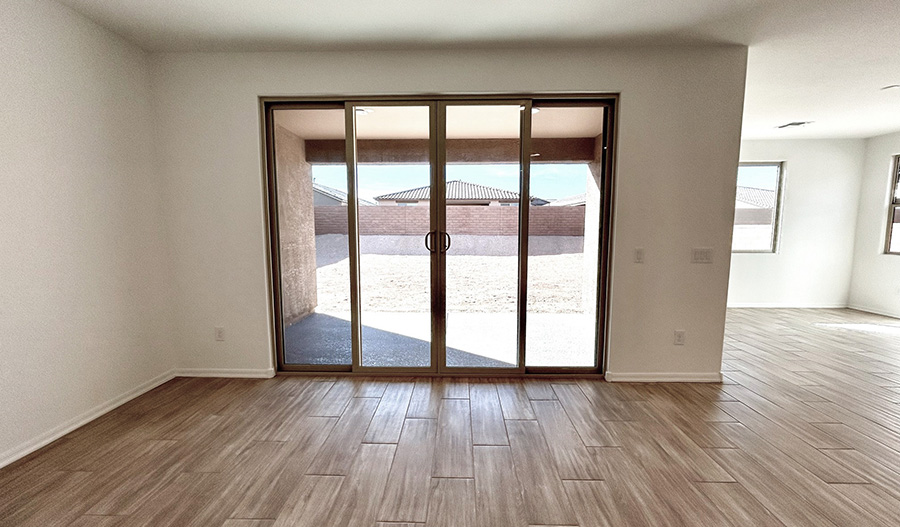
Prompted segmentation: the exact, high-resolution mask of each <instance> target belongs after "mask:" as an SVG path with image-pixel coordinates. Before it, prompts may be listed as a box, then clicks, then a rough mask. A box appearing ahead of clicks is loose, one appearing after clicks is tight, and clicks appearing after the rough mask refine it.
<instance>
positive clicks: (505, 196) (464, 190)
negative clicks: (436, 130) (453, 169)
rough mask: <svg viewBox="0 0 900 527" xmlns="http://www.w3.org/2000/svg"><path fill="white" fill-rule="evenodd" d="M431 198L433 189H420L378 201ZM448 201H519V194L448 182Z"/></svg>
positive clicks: (402, 192) (471, 184)
mask: <svg viewBox="0 0 900 527" xmlns="http://www.w3.org/2000/svg"><path fill="white" fill-rule="evenodd" d="M430 198H431V187H419V188H412V189H409V190H401V191H400V192H393V193H391V194H383V195H381V196H376V197H375V199H376V200H378V201H382V200H393V201H417V200H426V199H430ZM447 199H448V200H477V201H485V200H486V201H518V200H519V193H518V192H512V191H510V190H503V189H501V188H496V187H488V186H485V185H478V184H476V183H469V182H466V181H459V180H454V181H448V182H447Z"/></svg>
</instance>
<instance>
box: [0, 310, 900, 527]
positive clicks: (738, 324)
mask: <svg viewBox="0 0 900 527" xmlns="http://www.w3.org/2000/svg"><path fill="white" fill-rule="evenodd" d="M724 355H725V356H724V361H723V365H724V374H725V383H724V384H722V385H713V384H665V385H664V384H657V385H648V384H609V383H604V382H597V381H591V380H571V379H570V380H502V379H501V380H496V379H494V380H484V379H427V378H421V379H373V378H347V377H338V378H334V377H332V378H328V377H277V378H275V379H270V380H234V379H233V380H226V379H176V380H173V381H171V382H169V383H167V384H165V385H164V386H161V387H160V388H158V389H156V390H153V391H152V392H151V393H148V394H146V395H144V396H142V397H140V398H138V399H136V400H134V401H132V402H130V403H128V404H126V405H124V406H122V407H120V408H119V409H117V410H115V411H113V412H111V413H109V414H107V415H105V416H103V417H101V418H100V419H98V420H96V421H94V422H92V423H90V424H89V425H87V426H85V427H83V428H81V429H79V430H77V431H75V432H73V433H71V434H69V435H67V436H66V437H65V438H63V439H61V440H59V441H57V442H55V443H53V444H52V445H50V446H48V447H46V448H44V449H42V450H41V451H39V452H37V453H35V454H33V455H31V456H29V457H27V458H25V459H23V460H21V461H19V462H17V463H15V464H14V465H12V466H10V467H7V468H5V469H3V470H2V471H0V525H3V526H6V525H16V526H24V525H36V526H37V525H40V526H51V525H60V526H63V525H72V526H116V527H121V526H136V525H140V526H168V525H172V526H175V525H177V526H188V525H208V526H215V527H218V526H222V527H250V526H255V527H263V526H265V527H269V526H288V525H291V526H293V525H296V526H313V527H321V526H328V527H330V526H343V525H353V526H357V525H358V526H366V527H376V526H380V527H389V526H391V527H401V526H413V525H425V526H432V527H437V526H442V527H443V526H457V525H458V526H484V527H503V526H522V527H525V526H530V525H555V526H561V525H578V526H581V527H599V526H623V525H624V526H630V525H639V526H677V525H700V526H731V525H734V526H738V525H741V526H744V525H746V526H814V527H829V526H854V527H856V526H870V525H871V526H878V525H883V526H896V525H900V320H895V319H889V318H883V317H878V316H874V315H868V314H864V313H859V312H855V311H849V310H732V311H730V312H729V314H728V326H727V338H726V343H725V354H724Z"/></svg>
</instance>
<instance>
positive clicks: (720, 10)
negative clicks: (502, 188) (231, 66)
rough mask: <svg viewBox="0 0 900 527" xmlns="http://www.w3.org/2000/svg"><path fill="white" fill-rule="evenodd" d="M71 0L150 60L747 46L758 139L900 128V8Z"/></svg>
mask: <svg viewBox="0 0 900 527" xmlns="http://www.w3.org/2000/svg"><path fill="white" fill-rule="evenodd" d="M59 1H60V2H61V3H63V4H66V5H68V6H70V7H72V8H74V9H76V10H77V11H79V12H81V13H83V14H84V15H86V16H88V17H89V18H92V19H93V20H95V21H97V22H98V23H100V24H101V25H103V26H105V27H107V28H109V29H111V30H113V31H114V32H116V33H118V34H120V35H122V36H124V37H125V38H127V39H129V40H131V41H133V42H135V43H136V44H138V45H139V46H141V47H143V48H144V49H147V50H149V51H198V50H203V51H237V50H240V51H264V50H319V49H400V48H413V47H416V48H422V47H443V48H446V47H482V48H489V47H505V48H509V47H513V46H541V47H548V46H572V45H585V44H591V45H603V44H657V45H676V44H677V45H680V44H702V43H732V44H734V43H737V44H745V45H748V46H749V49H750V52H749V64H748V72H747V92H746V101H745V112H744V113H745V115H744V137H745V138H782V137H869V136H873V135H878V134H882V133H887V132H892V131H897V130H900V88H896V89H890V90H880V88H881V87H883V86H887V85H891V84H900V31H898V27H900V1H897V0H556V1H554V2H549V1H547V0H507V1H504V2H499V1H493V2H491V1H487V2H486V1H483V0H456V1H454V2H447V1H446V0H381V1H380V2H373V1H364V0H329V1H321V0H319V1H310V0H266V1H261V0H260V1H252V0H247V1H243V2H235V1H233V0H153V1H152V2H148V1H147V0H59ZM793 121H813V122H812V123H811V124H808V125H806V126H802V127H794V128H786V129H779V128H777V126H779V125H782V124H785V123H788V122H793Z"/></svg>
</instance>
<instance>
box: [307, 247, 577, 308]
mask: <svg viewBox="0 0 900 527" xmlns="http://www.w3.org/2000/svg"><path fill="white" fill-rule="evenodd" d="M582 262H583V255H582V254H560V255H551V256H531V257H530V258H529V269H528V275H529V277H528V293H529V312H532V313H581V312H583V308H582V291H581V286H582V274H583V268H582V265H583V264H582ZM361 266H362V273H361V274H362V276H361V288H362V301H363V306H362V309H363V310H364V311H380V312H426V311H428V310H430V306H431V300H430V296H429V287H430V286H429V276H430V268H429V257H428V256H394V255H378V254H364V255H363V256H362V261H361ZM517 266H518V260H517V258H516V257H514V256H463V255H457V256H450V257H449V258H448V260H447V310H448V311H449V312H458V313H513V312H515V309H516V293H517V289H516V276H517ZM317 279H318V290H319V306H318V308H317V311H324V312H346V311H349V310H350V298H349V288H348V286H347V284H349V283H350V280H349V265H348V263H347V260H340V261H338V262H336V263H332V264H329V265H325V266H322V267H320V268H319V269H318V271H317ZM326 292H327V293H326Z"/></svg>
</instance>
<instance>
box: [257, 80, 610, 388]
mask: <svg viewBox="0 0 900 527" xmlns="http://www.w3.org/2000/svg"><path fill="white" fill-rule="evenodd" d="M618 98H619V96H618V94H609V93H570V94H564V93H562V94H549V93H548V94H491V95H412V96H370V97H367V96H354V97H340V96H335V97H260V98H259V104H260V125H261V136H262V137H261V139H262V146H263V153H264V155H263V167H262V169H263V176H264V180H263V183H264V186H265V189H266V192H265V194H264V195H265V198H266V207H265V214H266V223H267V226H268V230H267V234H268V236H267V240H266V241H267V245H268V247H267V248H268V251H267V258H268V261H269V288H270V294H271V297H270V299H271V310H270V312H269V318H270V324H271V328H272V334H273V336H272V341H271V344H272V347H273V350H274V353H275V360H276V363H277V365H278V371H279V373H322V372H332V373H350V372H352V373H354V374H356V373H359V374H365V375H373V374H374V375H398V374H400V375H465V376H479V375H484V376H523V375H554V376H559V375H576V376H584V375H591V376H594V375H598V374H599V375H602V374H603V372H605V371H606V364H607V353H606V350H607V347H608V342H607V341H608V334H609V332H608V326H609V316H608V311H609V305H608V304H609V286H610V280H609V263H610V258H611V247H610V244H611V233H612V221H613V207H614V199H613V196H614V192H615V168H616V159H615V157H616V156H615V153H616V137H617V130H618V120H617V110H618ZM509 101H524V102H525V104H526V105H527V106H528V107H529V108H530V106H531V104H533V103H537V104H540V105H542V106H544V105H553V106H557V105H559V106H585V105H596V106H602V107H604V108H605V109H606V111H605V112H604V126H603V152H602V165H603V171H604V172H603V181H602V185H603V189H602V196H601V200H602V203H601V209H600V214H601V218H600V229H601V232H600V244H599V255H598V260H599V265H598V270H597V272H598V280H597V294H596V299H597V310H596V313H597V321H596V324H595V328H596V332H595V333H596V334H595V339H594V342H595V357H596V366H595V367H588V368H580V367H579V368H566V367H526V366H525V332H526V331H527V313H526V306H527V298H526V296H525V293H526V291H527V265H526V262H527V249H528V240H527V237H528V208H529V207H528V206H523V205H522V203H520V207H519V209H520V211H519V223H520V225H519V236H520V239H519V253H520V254H519V258H520V260H519V308H518V309H519V338H518V341H519V342H518V354H519V366H518V367H517V368H485V369H482V368H475V369H472V368H447V367H446V365H445V362H446V357H445V353H446V346H445V342H444V336H445V335H444V334H443V333H440V330H441V329H444V330H445V327H444V328H437V327H435V324H436V323H435V319H436V318H437V317H436V316H435V313H434V311H435V306H434V305H433V307H432V352H431V356H432V364H431V367H430V368H409V369H407V368H402V369H397V368H372V367H359V365H360V364H361V362H360V359H361V356H358V354H359V353H360V351H361V341H360V340H359V339H360V337H361V327H360V326H359V316H358V307H359V306H358V282H357V279H358V274H357V273H358V261H357V260H355V256H353V252H354V251H353V249H352V247H353V244H356V250H357V254H358V243H359V242H358V236H356V234H357V232H356V229H355V227H356V225H353V224H352V222H351V225H352V226H350V230H352V231H353V232H352V234H353V236H350V234H351V233H349V232H348V242H349V243H350V244H351V251H350V252H351V263H350V265H351V304H352V305H351V309H352V318H354V323H353V325H352V328H353V329H352V333H353V337H352V338H353V340H354V343H353V363H354V364H355V365H356V366H354V365H296V364H286V363H285V361H284V333H283V323H282V307H281V267H280V262H281V254H280V246H279V243H278V239H279V238H278V200H277V174H276V173H275V163H274V159H275V158H274V119H273V114H272V112H273V111H274V110H276V109H314V108H321V109H325V108H328V109H339V108H344V109H345V118H346V120H345V127H346V128H345V134H346V135H345V137H349V136H350V133H351V132H352V129H351V128H350V126H351V125H352V124H353V120H354V118H355V115H353V114H354V112H352V111H350V110H348V108H350V107H351V106H352V105H359V104H362V103H365V104H366V105H369V104H371V105H392V104H393V105H397V104H417V105H426V104H427V103H432V106H431V108H432V109H431V132H432V141H431V145H432V147H431V148H432V151H431V162H432V181H431V185H432V196H443V192H442V191H443V188H444V187H443V184H444V183H445V181H444V179H446V178H445V177H443V176H444V174H443V170H444V163H443V159H442V158H441V157H440V153H439V150H440V148H437V147H436V141H435V139H436V137H435V132H436V131H437V129H438V128H439V126H440V133H441V134H444V133H445V130H444V128H443V126H441V124H443V123H439V122H438V121H439V119H440V117H439V114H443V116H444V118H445V117H446V113H445V111H444V112H437V111H436V108H437V107H438V106H441V107H442V108H444V109H445V108H446V105H447V104H449V103H453V104H479V103H480V104H490V103H492V102H493V103H495V104H499V103H502V102H509ZM523 114H527V117H525V116H523V120H522V124H521V130H522V137H521V138H520V139H521V145H522V148H521V151H522V152H521V155H522V161H521V164H520V167H521V169H522V171H523V177H522V178H521V181H520V189H521V191H520V200H524V201H525V203H526V204H528V205H530V202H529V200H528V197H529V195H530V193H529V192H528V190H529V186H530V147H529V146H528V145H526V142H530V138H531V137H530V136H531V130H530V125H531V111H527V112H523ZM526 121H527V124H526ZM526 126H527V134H526V133H525V132H526V129H525V127H526ZM350 143H351V141H349V140H348V141H347V167H348V182H350V181H349V180H350V178H352V177H353V173H354V172H355V170H353V169H351V160H352V161H355V157H351V148H352V149H353V152H352V154H353V156H355V145H352V146H351V144H350ZM526 152H527V153H528V155H525V153H526ZM439 159H440V160H441V162H438V160H439ZM354 165H355V163H354ZM438 165H440V168H439V170H440V175H439V174H438V173H437V170H436V168H435V167H436V166H438ZM354 183H355V182H354ZM438 186H440V188H437V187H438ZM351 192H352V194H351ZM355 192H356V189H355V185H351V186H349V187H348V219H352V220H353V221H355V220H356V209H357V208H358V203H356V200H355V199H353V198H355ZM351 200H352V201H353V204H352V207H351V206H349V205H350V203H349V202H350V201H351ZM440 201H441V205H442V204H443V199H441V200H440ZM351 209H353V210H352V211H351ZM432 209H433V210H432V211H431V223H432V230H435V228H436V226H437V227H439V228H440V230H439V232H443V231H442V229H443V228H444V217H443V210H440V211H439V212H436V211H435V209H439V207H437V206H435V205H434V204H432ZM351 215H352V218H351ZM523 228H524V232H523ZM350 238H354V241H350ZM523 239H524V241H523ZM435 241H437V240H435ZM438 252H439V253H440V251H438ZM443 259H444V257H443V256H442V255H439V256H437V257H433V258H432V267H431V268H432V288H434V285H435V280H436V277H435V273H438V277H437V280H439V282H440V283H439V285H440V286H443V285H444V282H443V276H442V273H443V271H444V267H443V266H442V264H443ZM354 295H355V298H356V300H355V303H356V305H353V304H354V300H353V298H354ZM441 295H442V297H443V295H444V291H443V290H442V291H441ZM434 298H435V291H434V290H432V303H433V304H434ZM442 300H444V299H443V298H442ZM442 307H444V309H445V307H446V306H445V305H444V306H442ZM444 316H445V318H443V319H441V321H440V324H441V325H443V324H445V322H446V312H445V311H444ZM437 335H440V338H439V339H438V338H437ZM436 340H439V341H440V342H436ZM439 345H440V346H444V348H443V353H440V354H439V355H440V356H437V355H438V352H437V349H438V346H439ZM439 359H440V360H439Z"/></svg>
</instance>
